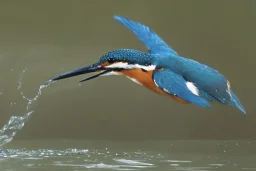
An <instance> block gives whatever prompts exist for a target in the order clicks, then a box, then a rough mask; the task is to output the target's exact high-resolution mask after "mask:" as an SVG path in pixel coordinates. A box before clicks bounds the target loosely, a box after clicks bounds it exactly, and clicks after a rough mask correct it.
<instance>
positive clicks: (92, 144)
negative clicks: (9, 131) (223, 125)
mask: <svg viewBox="0 0 256 171" xmlns="http://www.w3.org/2000/svg"><path fill="white" fill-rule="evenodd" d="M255 150H256V146H255V142H254V141H234V140H233V141H185V140H184V141H126V142H125V141H100V140H99V141H82V140H49V141H13V142H12V143H10V144H8V145H7V146H6V147H5V148H4V149H2V150H1V153H0V167H1V170H2V169H3V170H18V171H23V170H24V171H25V170H158V171H159V170H179V171H210V170H222V171H231V170H232V171H241V170H256V163H255V161H256V154H255V153H254V152H255Z"/></svg>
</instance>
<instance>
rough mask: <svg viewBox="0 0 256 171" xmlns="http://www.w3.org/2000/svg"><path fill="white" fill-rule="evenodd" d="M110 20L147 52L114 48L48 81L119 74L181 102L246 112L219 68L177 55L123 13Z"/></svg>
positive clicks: (148, 29) (162, 41) (149, 31)
mask: <svg viewBox="0 0 256 171" xmlns="http://www.w3.org/2000/svg"><path fill="white" fill-rule="evenodd" d="M114 19H115V20H116V21H118V22H119V23H120V24H121V25H123V26H124V27H126V28H127V29H129V30H130V31H131V32H133V34H134V35H135V36H137V38H138V39H139V40H140V41H141V42H142V43H143V44H144V45H145V46H146V48H147V52H143V51H139V50H135V49H125V48H124V49H116V50H112V51H109V52H107V53H105V54H104V55H103V56H102V57H101V58H100V59H99V60H98V61H97V62H96V63H94V64H91V65H88V66H84V67H80V68H78V69H74V70H72V71H68V72H66V73H63V74H60V75H57V76H55V77H53V78H52V79H50V80H49V81H48V82H52V81H57V80H61V79H65V78H68V77H73V76H78V75H81V74H86V73H92V72H95V73H96V74H95V75H93V76H90V77H87V78H85V79H83V80H81V81H80V82H84V81H88V80H91V79H94V78H97V77H99V76H108V75H121V76H125V77H127V78H129V79H131V80H132V81H134V82H135V83H138V84H140V85H142V86H144V87H146V88H148V89H149V90H152V91H153V92H155V93H158V94H160V95H164V96H168V97H171V98H172V99H174V100H176V101H178V102H180V103H182V104H193V105H197V106H199V107H205V108H209V107H210V106H211V105H210V103H215V102H216V103H220V104H224V105H230V106H233V107H236V108H238V109H239V110H240V111H241V112H242V113H244V114H246V111H245V109H244V107H243V106H242V104H241V103H240V101H239V98H238V97H237V96H236V95H235V93H234V92H233V91H232V89H231V86H230V82H229V81H228V80H227V78H226V77H225V76H224V75H223V74H221V73H220V72H219V71H217V70H215V69H213V68H211V67H209V66H207V65H205V64H202V63H199V62H197V61H195V60H192V59H189V58H185V57H182V56H180V55H179V54H178V53H177V52H176V51H175V50H174V49H173V48H172V47H171V46H170V45H168V44H167V43H166V42H165V41H164V40H163V39H162V38H161V37H160V36H159V35H157V34H156V33H155V32H154V31H153V30H152V29H151V28H149V27H148V26H146V25H144V24H142V23H139V22H137V21H134V20H131V19H128V18H127V17H124V16H116V15H115V16H114Z"/></svg>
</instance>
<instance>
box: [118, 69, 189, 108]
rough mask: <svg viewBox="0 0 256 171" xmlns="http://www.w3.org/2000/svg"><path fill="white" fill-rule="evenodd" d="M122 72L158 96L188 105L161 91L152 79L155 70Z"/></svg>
mask: <svg viewBox="0 0 256 171" xmlns="http://www.w3.org/2000/svg"><path fill="white" fill-rule="evenodd" d="M120 72H121V73H122V74H123V75H125V76H127V77H130V78H133V79H136V80H137V81H138V82H139V83H140V84H142V85H143V86H145V87H146V88H148V89H150V90H152V91H154V92H156V93H158V94H161V95H166V96H169V97H171V98H173V99H174V100H176V101H178V102H180V103H183V104H187V103H188V102H187V101H185V100H183V99H181V98H179V97H177V96H173V95H170V94H169V93H167V92H165V91H163V90H161V89H160V88H159V87H157V86H156V84H155V83H154V80H153V77H152V76H153V72H154V71H153V70H151V71H147V72H144V71H142V70H141V69H132V70H122V71H120Z"/></svg>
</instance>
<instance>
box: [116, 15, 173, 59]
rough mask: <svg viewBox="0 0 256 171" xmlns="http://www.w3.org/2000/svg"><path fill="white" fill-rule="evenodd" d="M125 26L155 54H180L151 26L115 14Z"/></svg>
mask: <svg viewBox="0 0 256 171" xmlns="http://www.w3.org/2000/svg"><path fill="white" fill-rule="evenodd" d="M114 19H116V20H117V21H119V22H120V23H121V24H123V25H124V26H125V27H127V28H128V29H130V30H131V31H132V32H133V33H134V34H135V35H136V36H137V37H138V38H139V39H140V40H141V41H142V42H143V43H144V44H145V46H146V47H147V49H148V50H149V52H150V53H151V54H153V55H161V54H172V55H178V54H177V52H175V51H174V50H173V49H172V48H171V47H170V46H168V45H167V44H166V43H165V42H164V41H163V40H162V39H161V38H160V37H159V36H158V35H157V34H156V33H155V32H154V31H153V30H151V29H150V28H149V27H147V26H145V25H143V24H141V23H138V22H135V21H132V20H129V19H127V18H125V17H121V16H114Z"/></svg>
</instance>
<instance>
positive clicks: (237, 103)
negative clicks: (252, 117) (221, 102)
mask: <svg viewBox="0 0 256 171" xmlns="http://www.w3.org/2000/svg"><path fill="white" fill-rule="evenodd" d="M230 95H231V105H232V106H234V107H237V108H238V109H239V110H240V111H242V112H243V113H244V114H246V111H245V108H244V107H243V105H242V104H241V103H240V101H239V99H238V97H237V96H236V95H235V93H234V92H233V91H232V90H230Z"/></svg>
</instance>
